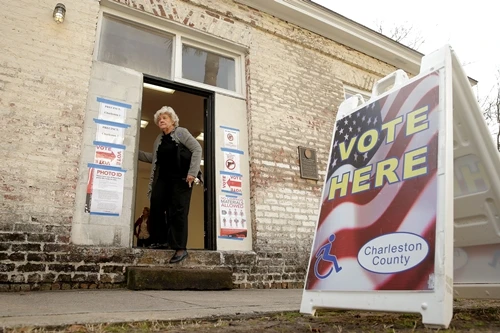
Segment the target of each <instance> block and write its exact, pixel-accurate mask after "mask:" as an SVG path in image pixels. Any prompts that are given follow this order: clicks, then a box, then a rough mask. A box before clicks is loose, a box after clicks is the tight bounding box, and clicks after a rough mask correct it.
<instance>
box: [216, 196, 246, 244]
mask: <svg viewBox="0 0 500 333" xmlns="http://www.w3.org/2000/svg"><path fill="white" fill-rule="evenodd" d="M219 211H220V235H221V236H225V237H234V238H245V237H247V228H248V221H247V217H246V213H245V200H244V199H243V198H231V197H226V196H224V195H221V196H220V197H219Z"/></svg>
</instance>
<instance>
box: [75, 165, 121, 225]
mask: <svg viewBox="0 0 500 333" xmlns="http://www.w3.org/2000/svg"><path fill="white" fill-rule="evenodd" d="M89 166H92V168H91V169H90V170H89V182H88V184H87V203H86V207H85V211H86V212H89V213H90V214H93V215H108V216H119V215H120V214H121V212H122V204H123V186H124V181H125V170H119V169H116V170H115V169H113V170H112V169H101V168H100V167H99V165H96V164H89ZM90 177H91V178H90Z"/></svg>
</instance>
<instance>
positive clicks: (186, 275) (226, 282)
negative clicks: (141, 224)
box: [127, 266, 233, 290]
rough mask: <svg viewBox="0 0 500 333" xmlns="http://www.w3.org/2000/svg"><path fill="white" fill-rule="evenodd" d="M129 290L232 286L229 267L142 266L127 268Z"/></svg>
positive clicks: (220, 288)
mask: <svg viewBox="0 0 500 333" xmlns="http://www.w3.org/2000/svg"><path fill="white" fill-rule="evenodd" d="M127 288H128V289H131V290H227V289H232V288H233V280H232V271H231V269H229V268H196V267H175V266H168V267H144V266H140V267H138V266H131V267H128V268H127Z"/></svg>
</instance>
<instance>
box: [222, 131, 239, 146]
mask: <svg viewBox="0 0 500 333" xmlns="http://www.w3.org/2000/svg"><path fill="white" fill-rule="evenodd" d="M221 128H222V130H223V132H224V147H226V148H231V149H238V146H239V141H240V130H239V129H236V128H229V127H224V126H221Z"/></svg>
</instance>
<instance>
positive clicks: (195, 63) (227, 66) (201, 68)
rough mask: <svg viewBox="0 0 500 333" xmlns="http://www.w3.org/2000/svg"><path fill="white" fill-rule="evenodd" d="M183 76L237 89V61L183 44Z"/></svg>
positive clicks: (224, 87) (220, 86)
mask: <svg viewBox="0 0 500 333" xmlns="http://www.w3.org/2000/svg"><path fill="white" fill-rule="evenodd" d="M182 78H183V79H188V80H192V81H196V82H200V83H204V84H208V85H211V86H215V87H219V88H223V89H227V90H232V91H236V85H235V61H234V59H233V58H229V57H224V56H222V55H218V54H215V53H212V52H208V51H205V50H202V49H200V48H197V47H194V46H190V45H187V44H183V45H182Z"/></svg>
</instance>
